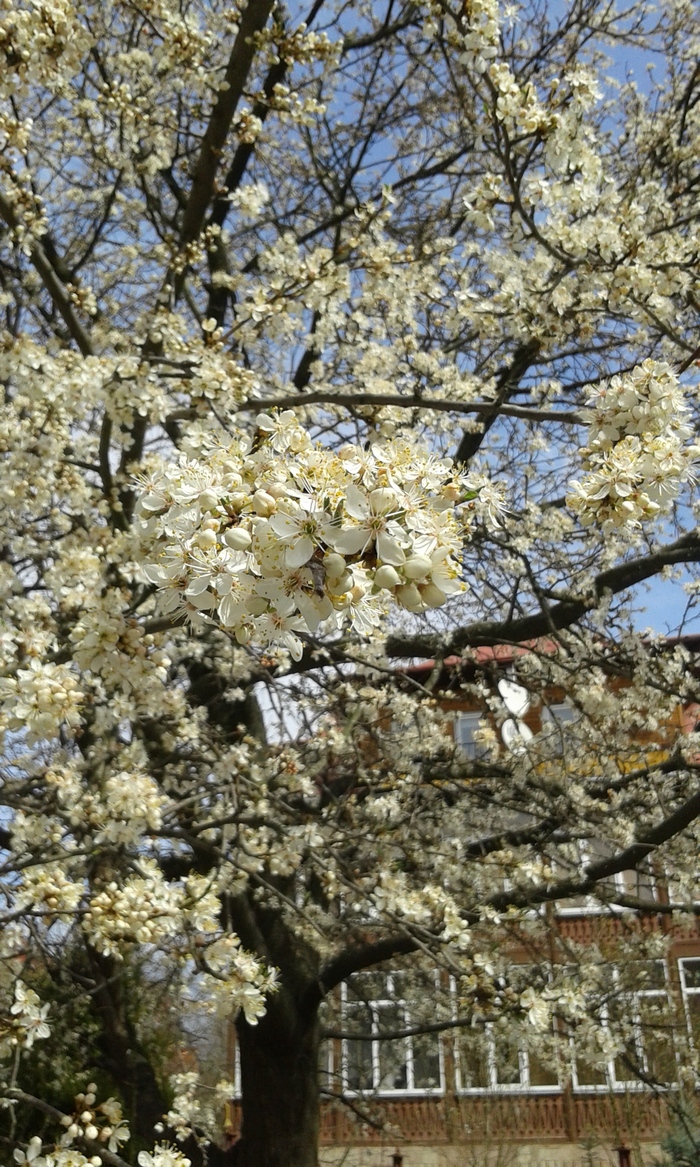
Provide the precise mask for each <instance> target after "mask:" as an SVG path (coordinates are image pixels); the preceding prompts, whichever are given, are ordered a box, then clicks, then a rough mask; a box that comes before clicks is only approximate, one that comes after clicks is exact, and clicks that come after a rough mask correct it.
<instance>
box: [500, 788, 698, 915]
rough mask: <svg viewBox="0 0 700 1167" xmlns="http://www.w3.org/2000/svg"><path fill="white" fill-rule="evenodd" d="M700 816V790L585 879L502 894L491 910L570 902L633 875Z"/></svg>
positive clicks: (592, 867) (591, 868)
mask: <svg viewBox="0 0 700 1167" xmlns="http://www.w3.org/2000/svg"><path fill="white" fill-rule="evenodd" d="M698 815H700V790H697V791H696V792H695V794H693V795H691V797H690V798H688V799H686V801H685V802H684V803H682V805H681V806H679V807H678V808H677V809H676V810H675V811H674V812H673V813H672V814H670V815H668V816H667V818H665V819H663V821H662V822H660V823H659V824H658V825H657V826H655V827H646V828H644V829H643V830H642V831H640V832H639V834H638V836H637V839H636V840H635V842H634V843H632V844H631V845H630V846H629V847H626V848H625V850H624V851H619V852H618V853H617V855H612V856H611V857H610V858H609V859H600V860H599V861H598V862H597V863H591V864H589V865H588V867H586V868H585V869H584V878H583V879H567V880H561V881H560V882H559V883H547V884H539V885H538V886H536V887H533V888H532V889H531V890H530V891H527V892H513V891H510V892H501V893H500V894H499V895H497V896H492V897H491V899H490V900H489V901H488V903H489V906H490V907H492V908H495V909H496V910H497V911H504V910H506V909H507V908H509V907H523V908H525V907H531V906H532V905H534V904H543V903H551V902H552V901H554V900H567V899H572V898H574V897H577V896H581V895H588V894H589V893H591V892H593V891H595V888H596V884H598V883H600V882H601V881H602V880H604V879H610V877H611V876H613V875H619V874H620V873H621V872H623V871H634V870H635V869H636V868H637V867H638V865H639V864H640V863H642V862H643V860H644V859H646V858H647V857H648V856H649V855H651V854H652V852H653V851H655V850H656V849H657V847H660V846H661V844H662V843H667V842H668V841H669V839H673V838H675V837H676V835H679V834H680V833H681V831H683V830H685V829H686V827H689V826H690V824H691V823H693V822H694V821H695V819H697V817H698Z"/></svg>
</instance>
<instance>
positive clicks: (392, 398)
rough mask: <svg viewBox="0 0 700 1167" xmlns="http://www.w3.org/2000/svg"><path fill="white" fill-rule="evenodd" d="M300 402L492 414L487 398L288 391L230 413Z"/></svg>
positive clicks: (513, 408)
mask: <svg viewBox="0 0 700 1167" xmlns="http://www.w3.org/2000/svg"><path fill="white" fill-rule="evenodd" d="M301 405H339V406H342V407H344V408H345V409H352V408H353V407H356V406H367V405H370V406H372V405H373V406H376V407H377V408H379V407H380V406H385V405H393V406H398V407H399V408H401V409H434V410H436V411H438V412H439V413H477V414H482V415H483V416H484V417H486V418H490V417H491V415H492V413H493V409H494V407H493V402H491V401H451V400H449V399H447V398H443V397H407V396H406V395H405V394H400V393H352V394H350V393H328V392H322V391H319V392H314V393H304V394H303V395H302V394H298V393H290V394H287V395H285V396H284V397H268V398H264V397H250V398H249V399H248V400H247V401H243V402H241V404H240V405H235V406H233V409H232V412H235V413H247V412H248V411H249V410H253V409H265V410H268V409H294V408H295V407H297V406H301ZM498 412H499V414H502V415H503V416H505V417H520V418H523V420H525V421H555V422H561V423H563V424H566V425H586V424H587V423H586V422H585V421H584V420H583V418H582V417H580V416H579V414H578V413H574V412H573V411H572V410H568V409H532V408H530V407H529V406H527V405H502V406H500V407H499V409H498Z"/></svg>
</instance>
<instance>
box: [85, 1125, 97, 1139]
mask: <svg viewBox="0 0 700 1167" xmlns="http://www.w3.org/2000/svg"><path fill="white" fill-rule="evenodd" d="M97 1135H98V1131H97V1127H96V1126H93V1125H92V1123H90V1125H89V1126H86V1127H85V1138H86V1139H96V1138H97Z"/></svg>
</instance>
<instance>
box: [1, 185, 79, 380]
mask: <svg viewBox="0 0 700 1167" xmlns="http://www.w3.org/2000/svg"><path fill="white" fill-rule="evenodd" d="M0 215H2V217H3V219H4V220H5V222H6V223H7V225H8V227H10V228H11V229H12V230H15V229H16V228H17V227H18V226H19V219H18V218H17V216H16V214H15V212H14V209H13V207H12V204H11V202H10V201H9V199H7V198H6V197H5V195H3V194H0ZM29 258H30V259H31V261H32V263H33V265H34V267H35V268H36V270H37V272H38V273H39V276H40V278H41V282H42V283H43V285H44V287H45V288H46V291H47V292H48V293H49V296H50V297H51V300H52V302H53V304H54V305H55V307H56V309H57V311H58V312H59V313H60V315H61V316H62V318H63V321H64V323H65V325H66V328H67V329H68V331H69V333H70V335H71V336H72V337H73V340H74V341H75V343H76V344H77V346H78V348H79V349H80V351H81V353H82V354H83V356H84V357H90V356H93V355H94V351H95V350H94V349H93V346H92V341H91V340H90V337H89V336H88V334H87V332H86V330H85V328H84V327H83V325H82V324H81V323H80V320H79V319H78V317H77V315H76V312H75V307H74V305H73V301H72V300H71V298H70V296H69V294H68V292H67V291H66V289H65V287H64V286H63V284H62V282H61V280H60V279H59V277H58V275H57V274H56V271H55V270H54V268H53V266H52V264H51V263H50V261H49V258H48V256H47V254H46V252H45V251H44V248H43V247H42V245H41V243H40V242H39V240H38V239H34V240H33V241H32V244H31V248H30V251H29Z"/></svg>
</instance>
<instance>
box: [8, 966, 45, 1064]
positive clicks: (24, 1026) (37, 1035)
mask: <svg viewBox="0 0 700 1167" xmlns="http://www.w3.org/2000/svg"><path fill="white" fill-rule="evenodd" d="M48 1012H49V1006H48V1005H42V1003H41V1000H40V999H39V997H38V996H37V994H36V993H35V992H34V990H33V989H29V988H27V986H26V985H25V984H24V983H23V982H22V981H21V980H17V981H15V986H14V1000H13V1001H12V1004H11V1005H10V1008H9V1016H7V1017H1V1016H0V1058H6V1057H9V1056H10V1055H11V1054H13V1053H14V1052H15V1050H16V1049H18V1048H19V1049H31V1048H32V1046H33V1045H34V1042H35V1041H36V1040H37V1039H38V1040H41V1039H43V1038H46V1037H48V1036H49V1033H50V1032H51V1031H50V1029H49V1024H48V1022H47V1020H46V1018H47V1016H48Z"/></svg>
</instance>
